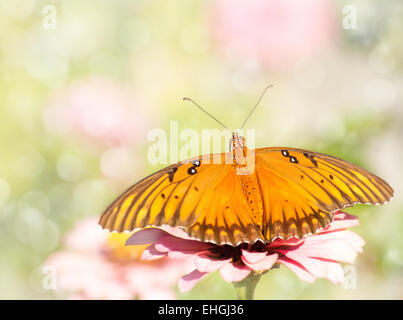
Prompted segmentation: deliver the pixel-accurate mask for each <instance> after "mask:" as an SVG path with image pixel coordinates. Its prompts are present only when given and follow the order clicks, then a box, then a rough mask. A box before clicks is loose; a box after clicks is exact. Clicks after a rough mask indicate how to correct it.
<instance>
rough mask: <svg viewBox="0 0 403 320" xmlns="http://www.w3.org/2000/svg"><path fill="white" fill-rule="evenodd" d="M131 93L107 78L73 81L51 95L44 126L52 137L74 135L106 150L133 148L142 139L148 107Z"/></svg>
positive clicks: (148, 118)
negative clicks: (123, 146)
mask: <svg viewBox="0 0 403 320" xmlns="http://www.w3.org/2000/svg"><path fill="white" fill-rule="evenodd" d="M132 91H133V90H132V89H131V88H129V87H127V86H126V85H124V84H121V83H119V82H114V81H111V80H109V79H103V78H90V79H83V80H80V81H77V82H75V83H73V84H71V85H70V86H68V87H66V88H63V89H61V90H60V91H59V92H57V93H56V94H55V95H53V96H52V98H51V100H50V103H49V105H48V106H47V107H46V109H45V111H44V115H43V116H44V124H45V126H46V128H47V129H48V130H49V131H50V132H52V133H54V134H58V135H64V134H70V133H78V134H79V135H80V137H83V138H84V139H85V140H88V141H91V142H96V143H98V144H100V145H103V146H106V147H110V146H116V145H133V144H135V143H137V142H139V141H143V140H144V139H145V136H146V133H147V126H148V123H149V120H150V117H149V115H148V113H149V112H150V111H149V110H150V108H146V107H145V105H144V104H143V103H142V102H141V100H140V98H139V97H138V96H136V95H134V94H133V93H132Z"/></svg>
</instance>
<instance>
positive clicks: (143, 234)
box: [126, 228, 168, 246]
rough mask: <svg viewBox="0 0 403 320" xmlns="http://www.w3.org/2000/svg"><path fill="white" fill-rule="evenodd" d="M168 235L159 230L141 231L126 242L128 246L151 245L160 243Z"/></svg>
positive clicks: (147, 229) (148, 229)
mask: <svg viewBox="0 0 403 320" xmlns="http://www.w3.org/2000/svg"><path fill="white" fill-rule="evenodd" d="M166 235H168V233H167V232H165V231H163V230H161V229H158V228H146V229H141V230H139V231H137V232H135V233H133V235H132V236H131V237H130V238H129V239H127V240H126V245H127V246H128V245H142V244H150V243H154V242H156V241H158V240H159V239H161V238H162V237H164V236H166Z"/></svg>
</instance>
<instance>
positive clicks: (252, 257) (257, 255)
mask: <svg viewBox="0 0 403 320" xmlns="http://www.w3.org/2000/svg"><path fill="white" fill-rule="evenodd" d="M262 253H263V255H262ZM277 258H278V254H277V253H274V254H271V255H267V254H266V252H250V251H247V250H242V257H241V259H242V262H243V263H244V264H245V265H247V266H248V267H249V268H251V269H252V270H254V271H264V270H269V269H271V268H272V266H273V264H274V263H275V262H276V261H277Z"/></svg>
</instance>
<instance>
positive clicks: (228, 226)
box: [99, 154, 263, 245]
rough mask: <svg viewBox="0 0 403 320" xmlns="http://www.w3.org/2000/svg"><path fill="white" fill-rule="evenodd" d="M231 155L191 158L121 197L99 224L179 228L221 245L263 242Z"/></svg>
mask: <svg viewBox="0 0 403 320" xmlns="http://www.w3.org/2000/svg"><path fill="white" fill-rule="evenodd" d="M227 155H228V154H219V155H208V156H204V157H200V158H195V159H191V160H187V161H184V162H182V163H179V164H175V165H172V166H169V167H167V168H165V169H162V170H160V171H158V172H156V173H154V174H152V175H151V176H149V177H147V178H145V179H143V180H142V181H140V182H138V183H136V184H135V185H134V186H132V187H131V188H129V189H128V190H127V191H126V192H124V193H123V194H122V195H121V196H120V197H119V198H118V199H116V200H115V201H114V202H113V203H112V204H111V205H110V206H109V207H108V208H107V209H106V210H105V211H104V213H103V214H102V216H101V218H100V222H99V223H100V224H101V226H102V227H103V228H106V229H109V230H110V231H118V232H123V231H131V230H133V229H135V228H139V227H146V226H161V225H171V226H180V227H182V228H183V229H184V230H185V231H186V232H187V233H188V234H189V235H190V236H192V237H194V238H196V239H199V240H202V241H209V242H214V243H217V244H224V243H228V244H233V245H236V244H237V243H240V242H250V243H254V242H255V241H257V240H262V239H263V237H262V234H261V231H260V228H259V226H258V225H257V224H256V223H255V221H253V218H252V216H251V215H250V214H249V206H248V204H247V202H246V199H245V197H244V195H243V189H242V181H241V180H240V177H239V176H238V175H237V172H236V168H235V167H234V166H233V165H232V164H227V163H226V161H225V159H226V158H225V157H226V156H227ZM207 159H208V160H209V161H206V160H207Z"/></svg>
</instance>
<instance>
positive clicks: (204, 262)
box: [194, 254, 231, 272]
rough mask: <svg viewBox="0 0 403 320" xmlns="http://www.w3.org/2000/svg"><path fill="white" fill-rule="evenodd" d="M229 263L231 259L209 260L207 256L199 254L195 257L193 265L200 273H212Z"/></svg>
mask: <svg viewBox="0 0 403 320" xmlns="http://www.w3.org/2000/svg"><path fill="white" fill-rule="evenodd" d="M230 261H231V259H224V260H217V259H211V258H210V257H208V256H207V255H205V254H201V255H197V256H196V259H195V261H194V264H195V266H196V269H197V270H199V271H200V272H214V271H217V270H219V269H221V268H222V267H224V266H225V265H226V264H228V263H230Z"/></svg>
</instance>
